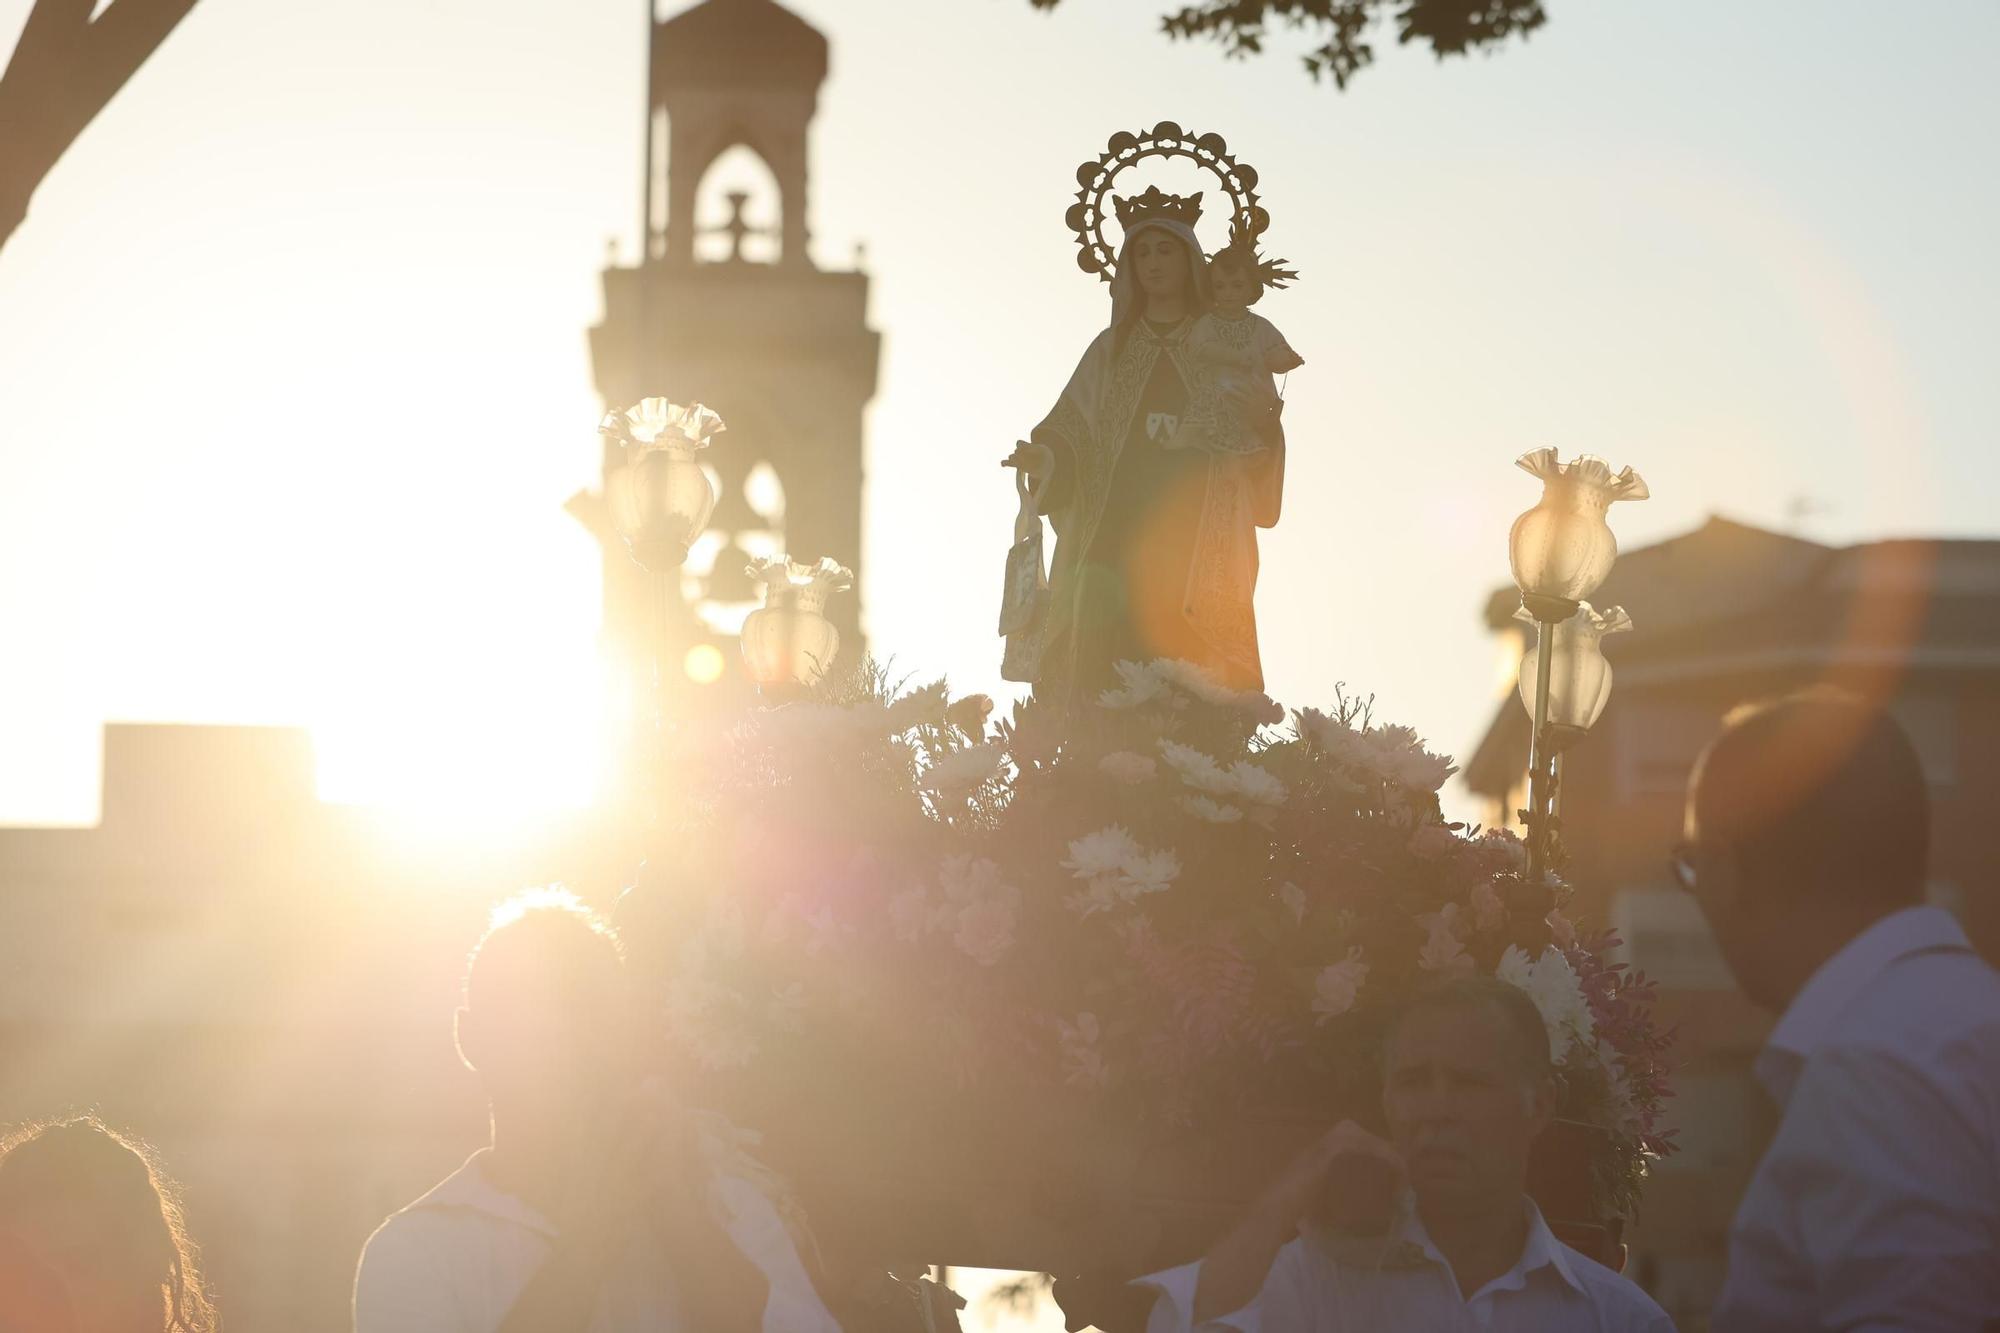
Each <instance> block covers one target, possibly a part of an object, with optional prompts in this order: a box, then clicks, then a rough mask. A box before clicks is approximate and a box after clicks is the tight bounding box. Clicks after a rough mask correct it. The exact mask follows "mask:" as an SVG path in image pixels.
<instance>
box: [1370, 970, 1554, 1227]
mask: <svg viewBox="0 0 2000 1333" xmlns="http://www.w3.org/2000/svg"><path fill="white" fill-rule="evenodd" d="M1382 1112H1383V1115H1384V1118H1385V1119H1386V1121H1387V1123H1388V1127H1389V1138H1390V1141H1391V1142H1393V1143H1394V1144H1395V1145H1396V1150H1397V1151H1398V1152H1400V1153H1401V1154H1402V1156H1403V1162H1404V1165H1405V1167H1406V1169H1407V1170H1408V1172H1409V1184H1410V1188H1411V1190H1412V1191H1413V1192H1414V1193H1415V1194H1416V1196H1417V1204H1418V1207H1419V1209H1420V1210H1421V1211H1423V1212H1424V1213H1426V1214H1431V1215H1433V1216H1435V1215H1437V1214H1438V1213H1440V1212H1441V1213H1447V1214H1448V1213H1452V1212H1456V1211H1462V1210H1466V1209H1469V1208H1504V1207H1505V1206H1507V1205H1508V1204H1510V1203H1511V1202H1512V1201H1514V1200H1517V1199H1518V1198H1519V1197H1520V1196H1521V1194H1522V1192H1523V1191H1524V1190H1525V1189H1526V1188H1527V1179H1528V1154H1529V1151H1530V1150H1531V1149H1532V1148H1533V1147H1534V1143H1535V1139H1536V1137H1537V1136H1538V1135H1539V1134H1540V1133H1541V1132H1542V1130H1543V1129H1544V1128H1546V1127H1547V1125H1548V1123H1549V1119H1550V1117H1551V1116H1552V1115H1553V1114H1554V1113H1555V1081H1554V1069H1553V1066H1552V1065H1551V1063H1550V1057H1549V1035H1548V1028H1547V1026H1546V1025H1545V1024H1544V1023H1543V1021H1542V1015H1541V1011H1540V1010H1538V1009H1537V1008H1536V1007H1535V1002H1534V1001H1533V1000H1531V999H1529V998H1528V995H1527V993H1526V992H1524V991H1522V990H1521V989H1520V988H1519V987H1517V986H1514V985H1511V984H1509V983H1508V982H1505V981H1501V980H1499V979H1498V978H1496V977H1455V978H1452V979H1450V980H1448V981H1441V982H1438V983H1435V984H1434V985H1431V986H1429V987H1426V988H1425V989H1423V990H1421V991H1419V992H1418V993H1417V994H1415V995H1414V996H1412V997H1411V998H1410V999H1409V1000H1408V1001H1407V1002H1406V1003H1405V1004H1404V1005H1403V1006H1402V1007H1401V1008H1400V1009H1399V1010H1398V1011H1397V1012H1396V1014H1395V1015H1394V1016H1393V1017H1392V1018H1391V1020H1390V1022H1389V1025H1388V1027H1387V1029H1386V1030H1385V1031H1384V1033H1383V1037H1382Z"/></svg>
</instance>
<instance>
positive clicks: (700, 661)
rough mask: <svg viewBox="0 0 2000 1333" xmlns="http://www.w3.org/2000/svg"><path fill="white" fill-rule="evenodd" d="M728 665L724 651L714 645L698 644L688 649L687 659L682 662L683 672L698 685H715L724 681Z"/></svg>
mask: <svg viewBox="0 0 2000 1333" xmlns="http://www.w3.org/2000/svg"><path fill="white" fill-rule="evenodd" d="M726 665H727V663H726V662H724V660H723V657H722V650H721V649H720V648H718V647H716V646H715V645H714V644H712V643H698V644H696V645H695V646H694V647H692V648H690V649H688V653H687V657H686V658H685V659H684V660H683V661H682V662H681V670H683V671H685V672H687V678H688V679H689V680H691V681H693V682H694V683H695V684H697V685H713V684H715V682H716V681H718V680H721V679H722V672H723V668H724V667H725V666H726Z"/></svg>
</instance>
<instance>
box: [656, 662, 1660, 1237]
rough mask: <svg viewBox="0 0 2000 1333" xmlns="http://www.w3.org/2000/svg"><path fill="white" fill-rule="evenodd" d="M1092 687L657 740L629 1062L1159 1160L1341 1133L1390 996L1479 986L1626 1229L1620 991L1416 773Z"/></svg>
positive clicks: (1342, 708) (1612, 969)
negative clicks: (1288, 1129) (1150, 1130)
mask: <svg viewBox="0 0 2000 1333" xmlns="http://www.w3.org/2000/svg"><path fill="white" fill-rule="evenodd" d="M1118 670H1119V674H1120V678H1121V683H1120V685H1119V687H1118V688H1116V689H1113V690H1110V691H1108V692H1106V693H1105V694H1104V695H1103V697H1102V700H1101V702H1100V706H1098V707H1096V708H1091V709H1085V710H1082V713H1081V714H1080V715H1079V714H1076V713H1069V714H1065V713H1063V712H1061V711H1059V710H1057V709H1055V708H1053V707H1048V706H1043V705H1039V704H1036V703H1034V702H1032V701H1030V702H1027V703H1024V704H1022V705H1020V706H1018V707H1016V708H1015V710H1014V711H1013V714H1012V716H1011V718H1009V719H1007V720H1004V721H999V722H995V721H994V720H993V719H992V718H991V716H990V714H991V709H992V704H991V702H990V701H989V700H986V699H984V698H983V697H980V696H973V697H970V698H965V699H959V700H956V701H954V700H952V699H951V698H950V697H949V696H948V694H947V691H946V689H945V687H944V685H943V684H942V683H939V684H936V685H931V686H928V687H925V688H921V689H916V690H914V691H900V690H898V689H896V688H893V687H891V686H890V685H889V684H888V683H887V681H886V679H885V677H884V674H883V673H882V672H881V671H880V670H879V669H877V668H874V667H873V666H867V667H864V668H863V669H861V670H860V671H858V672H856V673H854V674H852V675H850V676H848V677H846V678H844V679H839V680H836V681H833V682H829V683H824V684H822V685H821V686H820V687H819V688H818V690H817V691H816V693H815V695H814V696H813V698H812V699H811V700H810V701H807V702H800V703H794V704H791V705H788V706H786V707H782V708H775V709H770V710H767V711H764V712H761V713H757V714H754V715H751V716H748V717H744V718H739V719H734V720H732V721H729V722H726V723H724V722H717V723H714V724H712V725H709V726H706V727H695V728H692V729H690V730H688V731H685V732H684V733H682V734H681V735H680V736H679V737H678V740H677V745H678V751H679V752H678V755H677V762H676V763H675V764H674V765H673V769H674V771H676V772H680V773H683V774H687V775H690V778H691V781H692V775H699V780H698V785H690V786H689V787H688V788H686V789H685V790H682V791H680V792H679V793H677V795H676V796H675V797H674V799H673V800H672V802H671V805H672V807H673V815H674V821H675V827H674V829H673V830H672V832H671V834H670V836H672V837H674V838H676V839H677V844H676V845H677V847H678V848H679V852H680V854H679V855H678V856H677V857H676V858H675V862H674V870H673V875H672V883H671V884H667V885H663V886H659V887H658V893H659V895H660V898H661V900H662V901H670V902H671V903H672V910H671V917H672V925H671V929H670V931H669V932H668V935H667V939H668V940H670V942H671V949H670V950H669V951H668V952H669V953H670V955H671V961H670V963H669V964H668V965H667V967H666V971H665V976H664V978H663V981H662V985H663V994H664V997H665V998H664V1004H663V1005H662V1021H663V1027H664V1030H663V1033H662V1040H663V1041H664V1042H666V1043H667V1045H668V1046H669V1047H671V1048H672V1049H673V1050H674V1051H676V1052H678V1053H679V1055H680V1056H682V1057H684V1058H685V1059H687V1060H689V1061H691V1062H693V1063H695V1064H697V1065H699V1066H700V1067H702V1068H703V1069H704V1070H705V1071H707V1074H708V1076H709V1077H711V1078H716V1079H722V1080H725V1081H726V1080H727V1079H728V1078H730V1077H731V1076H734V1075H747V1074H752V1073H754V1072H755V1071H756V1070H758V1069H759V1068H767V1069H778V1070H783V1071H785V1077H786V1078H788V1079H798V1080H803V1081H805V1082H806V1083H810V1082H811V1080H812V1079H813V1078H814V1077H815V1075H814V1074H812V1073H811V1072H809V1071H813V1070H819V1071H822V1073H823V1076H825V1077H844V1078H848V1079H858V1080H869V1081H876V1082H879V1084H880V1085H881V1086H885V1087H888V1086H897V1087H901V1086H908V1085H909V1083H910V1081H911V1080H913V1079H915V1080H921V1081H928V1082H930V1083H933V1084H936V1083H939V1082H942V1083H944V1084H946V1085H948V1086H950V1087H953V1088H960V1089H967V1090H970V1091H972V1092H974V1093H979V1092H981V1091H982V1090H983V1091H987V1092H992V1091H994V1090H1001V1089H1004V1090H1007V1091H1008V1092H1009V1094H1010V1095H1011V1094H1013V1093H1018V1092H1022V1091H1025V1092H1026V1093H1028V1094H1030V1095H1033V1096H1035V1097H1037V1098H1040V1099H1044V1100H1050V1099H1053V1100H1057V1101H1061V1100H1064V1099H1067V1100H1068V1101H1071V1102H1074V1103H1075V1104H1077V1106H1078V1107H1079V1108H1081V1109H1082V1110H1084V1111H1086V1112H1090V1113H1101V1114H1104V1115H1108V1116H1114V1117H1118V1118H1120V1120H1121V1121H1122V1122H1125V1123H1130V1124H1133V1125H1135V1126H1144V1125H1152V1126H1154V1127H1156V1128H1158V1129H1160V1130H1161V1131H1163V1132H1165V1131H1171V1130H1175V1129H1184V1128H1186V1127H1199V1126H1200V1125H1202V1124H1204V1123H1211V1122H1213V1121H1215V1120H1216V1119H1218V1118H1226V1117H1228V1116H1230V1115H1232V1114H1237V1113H1240V1112H1242V1111H1244V1110H1246V1109H1256V1108H1264V1109H1269V1108H1281V1109H1282V1108H1291V1109H1294V1110H1306V1111H1314V1112H1317V1113H1320V1114H1326V1113H1328V1112H1332V1111H1342V1112H1343V1113H1345V1109H1344V1108H1353V1110H1354V1111H1356V1112H1357V1113H1359V1112H1363V1111H1365V1108H1366V1106H1367V1102H1368V1100H1369V1097H1370V1093H1369V1088H1370V1086H1371V1082H1372V1069H1373V1066H1374V1061H1375V1058H1376V1057H1375V1043H1376V1041H1377V1040H1378V1031H1379V1023H1380V1019H1381V1016H1382V1015H1383V1014H1384V1013H1385V1012H1386V1011H1387V1009H1388V1008H1389V1007H1390V1006H1391V1005H1392V1004H1393V1003H1394V1002H1395V1000H1396V999H1397V998H1398V997H1399V996H1400V995H1402V994H1404V993H1406V992H1408V991H1409V990H1410V989H1411V988H1413V987H1415V986H1419V985H1421V984H1423V983H1424V982H1425V981H1426V980H1427V979H1429V978H1432V977H1437V976H1445V975H1450V974H1454V973H1470V972H1475V971H1476V972H1480V973H1486V974H1493V975H1498V976H1500V977H1502V978H1503V979H1505V980H1507V981H1510V982H1512V983H1514V984H1515V985H1518V986H1520V987H1521V988H1522V989H1523V990H1525V991H1526V992H1527V993H1528V994H1529V995H1530V996H1531V997H1532V998H1533V999H1534V1001H1535V1004H1536V1006H1537V1007H1538V1009H1539V1010H1540V1011H1541V1013H1542V1016H1543V1018H1544V1020H1545V1022H1546V1024H1547V1027H1548V1034H1549V1044H1550V1054H1551V1056H1552V1058H1553V1059H1554V1061H1555V1064H1556V1067H1557V1069H1558V1072H1559V1079H1560V1085H1561V1089H1560V1091H1561V1104H1560V1108H1559V1114H1561V1115H1563V1116H1565V1117H1567V1118H1571V1119H1576V1120H1582V1121H1585V1122H1588V1123H1590V1124H1593V1125H1596V1126H1598V1127H1600V1128H1601V1129H1602V1130H1603V1131H1604V1133H1603V1134H1602V1135H1600V1136H1598V1137H1599V1138H1601V1139H1602V1141H1603V1143H1604V1144H1605V1145H1606V1146H1605V1147H1604V1148H1603V1150H1602V1152H1603V1160H1602V1161H1598V1162H1593V1164H1592V1165H1593V1168H1594V1179H1595V1182H1596V1187H1597V1193H1598V1196H1599V1203H1600V1205H1601V1206H1603V1207H1604V1208H1606V1209H1607V1210H1608V1211H1610V1212H1614V1213H1627V1212H1629V1211H1630V1210H1631V1208H1632V1205H1633V1204H1634V1203H1635V1201H1636V1196H1637V1190H1638V1186H1639V1183H1640V1180H1641V1178H1642V1176H1643V1173H1644V1169H1645V1162H1646V1160H1647V1159H1648V1158H1649V1157H1650V1156H1653V1155H1656V1154H1660V1153H1664V1152H1666V1151H1668V1150H1669V1149H1670V1145H1669V1144H1668V1143H1667V1142H1666V1141H1665V1139H1664V1137H1663V1136H1662V1135H1660V1134H1659V1133H1658V1132H1657V1131H1656V1116H1657V1114H1658V1112H1659V1109H1660V1102H1661V1098H1662V1097H1663V1096H1665V1095H1666V1089H1665V1085H1664V1064H1663V1053H1664V1046H1665V1038H1664V1037H1663V1035H1662V1034H1661V1033H1659V1032H1658V1031H1657V1030H1656V1029H1655V1027H1654V1025H1653V1024H1652V1021H1651V1019H1650V1016H1649V1008H1648V1001H1649V999H1650V993H1649V987H1648V985H1647V983H1646V982H1645V981H1644V979H1643V978H1642V977H1636V976H1632V975H1629V974H1628V973H1627V972H1626V971H1625V969H1624V967H1623V965H1622V964H1618V963H1615V962H1612V961H1610V959H1609V958H1608V952H1609V951H1610V950H1611V949H1612V948H1613V947H1615V945H1616V943H1617V942H1616V941H1615V940H1614V939H1612V938H1611V937H1610V936H1609V935H1597V936H1595V937H1592V938H1584V937H1582V936H1580V935H1579V933H1578V932H1577V930H1576V928H1575V926H1574V925H1573V924H1572V923H1571V922H1570V921H1569V920H1568V918H1567V917H1566V916H1565V915H1564V912H1563V907H1564V904H1565V902H1566V901H1567V898H1568V890H1567V888H1566V886H1565V885H1564V884H1562V883H1561V882H1560V880H1559V879H1557V878H1555V877H1554V876H1551V877H1549V878H1548V879H1547V880H1546V881H1545V882H1543V883H1539V884H1537V883H1530V882H1528V880H1527V879H1526V878H1525V868H1526V857H1525V854H1524V849H1523V847H1522V844H1521V843H1520V841H1519V840H1518V839H1517V838H1516V837H1515V836H1514V835H1513V834H1512V833H1510V832H1507V831H1504V830H1498V829H1490V830H1485V831H1480V830H1477V829H1471V828H1467V827H1464V826H1461V825H1457V824H1451V823H1446V822H1444V821H1443V820H1442V818H1441V816H1440V814H1439V807H1438V801H1437V791H1438V789H1439V787H1440V786H1441V785H1442V784H1443V783H1444V781H1445V779H1446V778H1447V777H1448V776H1449V775H1450V774H1451V773H1452V772H1453V771H1454V770H1453V768H1452V766H1451V764H1450V762H1449V760H1447V759H1446V758H1443V757H1441V756H1439V755H1436V754H1434V753H1432V752H1430V751H1429V750H1428V749H1426V748H1425V746H1424V745H1423V743H1422V742H1421V740H1420V739H1419V738H1418V737H1417V735H1416V734H1415V733H1414V732H1412V731H1410V730H1409V729H1408V728H1404V727H1397V726H1384V725H1377V724H1375V723H1374V722H1373V720H1372V718H1371V716H1370V710H1369V707H1368V706H1367V705H1366V704H1365V703H1362V702H1359V701H1356V700H1354V699H1351V698H1348V697H1346V696H1345V695H1342V696H1340V697H1339V700H1338V702H1337V704H1336V706H1335V708H1334V709H1333V710H1332V711H1330V712H1320V711H1315V710H1313V709H1305V710H1302V711H1299V712H1297V713H1294V714H1290V715H1287V714H1286V713H1285V711H1284V710H1283V709H1281V708H1280V707H1279V706H1278V705H1276V704H1275V703H1273V702H1272V701H1271V700H1270V699H1268V698H1267V697H1265V696H1264V695H1262V694H1246V693H1239V692H1236V691H1232V690H1227V689H1224V688H1221V687H1219V686H1218V685H1216V684H1214V683H1213V682H1212V681H1210V680H1209V679H1208V678H1207V677H1205V676H1204V675H1202V674H1201V673H1200V672H1199V671H1198V670H1196V669H1195V668H1192V667H1190V666H1188V665H1186V664H1183V663H1174V662H1156V663H1151V664H1134V663H1123V664H1120V666H1119V668H1118ZM835 1070H838V1071H841V1072H840V1073H838V1074H835V1073H832V1072H830V1071H835Z"/></svg>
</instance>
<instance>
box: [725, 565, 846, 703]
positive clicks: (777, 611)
mask: <svg viewBox="0 0 2000 1333" xmlns="http://www.w3.org/2000/svg"><path fill="white" fill-rule="evenodd" d="M750 576H751V577H752V578H753V579H755V580H757V581H758V582H759V583H762V584H763V585H764V605H763V606H761V607H759V608H758V609H757V610H755V611H752V612H751V613H750V615H749V617H748V618H747V619H746V620H744V622H743V636H742V642H743V664H744V666H745V667H746V668H748V669H749V672H750V678H751V679H752V680H754V681H756V682H757V684H758V686H759V687H760V688H762V689H764V690H767V691H781V690H785V689H788V688H793V687H799V688H804V687H810V686H813V685H816V684H818V683H819V681H820V680H821V679H822V678H823V677H824V676H825V675H826V672H827V669H828V668H829V667H831V666H832V665H833V659H834V657H835V656H836V655H838V654H839V652H840V631H838V630H836V629H835V628H834V627H833V625H832V623H831V622H830V621H828V620H827V618H826V614H825V611H826V599H827V598H828V597H830V596H832V595H833V594H834V593H836V592H841V591H844V590H845V589H848V588H851V587H853V586H854V571H853V570H851V569H848V568H846V567H845V566H843V565H840V564H838V563H836V562H835V561H832V560H821V561H820V562H819V563H818V564H815V565H801V564H798V563H795V562H794V561H792V560H790V559H789V558H787V557H785V556H782V555H781V556H775V557H773V558H771V559H769V560H761V561H759V562H758V563H757V564H755V565H753V566H751V569H750Z"/></svg>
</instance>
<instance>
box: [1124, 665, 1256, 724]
mask: <svg viewBox="0 0 2000 1333" xmlns="http://www.w3.org/2000/svg"><path fill="white" fill-rule="evenodd" d="M1152 665H1153V670H1154V671H1155V672H1157V673H1158V674H1159V675H1160V676H1161V677H1162V678H1164V679H1165V680H1166V681H1167V682H1168V683H1169V684H1170V685H1172V686H1173V687H1174V688H1175V689H1177V690H1179V691H1180V692H1181V693H1182V694H1186V695H1189V696H1191V697H1193V698H1196V699H1199V700H1201V701H1202V702H1203V703H1208V704H1214V705H1215V706H1217V707H1218V708H1232V709H1238V710H1241V711H1243V712H1245V713H1248V714H1250V716H1251V717H1252V718H1253V719H1254V720H1256V721H1257V722H1260V723H1266V724H1270V723H1278V722H1282V721H1284V720H1285V710H1284V709H1283V708H1282V707H1280V706H1279V705H1278V704H1277V703H1276V702H1275V701H1274V700H1273V699H1272V698H1271V696H1270V695H1268V694H1265V693H1264V692H1263V691H1261V690H1232V689H1230V688H1229V687H1228V686H1227V685H1224V684H1223V683H1222V682H1221V681H1219V680H1217V679H1215V677H1213V676H1211V675H1210V674H1209V673H1208V672H1207V671H1206V670H1205V669H1203V668H1202V667H1200V666H1197V665H1196V664H1195V663H1193V662H1183V661H1179V660H1175V659H1167V658H1163V659H1161V660H1160V661H1157V662H1155V663H1153V664H1152Z"/></svg>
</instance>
